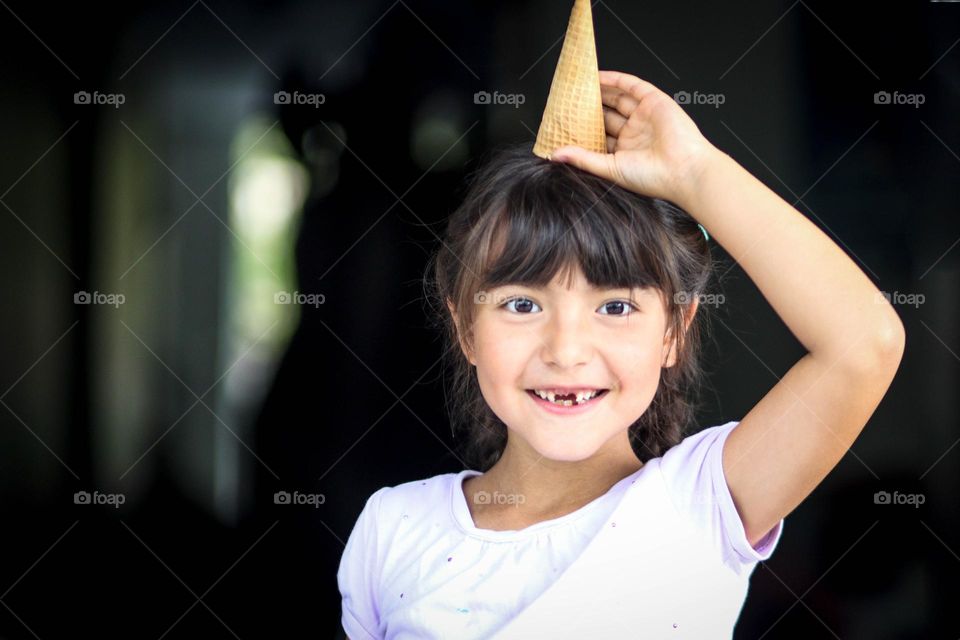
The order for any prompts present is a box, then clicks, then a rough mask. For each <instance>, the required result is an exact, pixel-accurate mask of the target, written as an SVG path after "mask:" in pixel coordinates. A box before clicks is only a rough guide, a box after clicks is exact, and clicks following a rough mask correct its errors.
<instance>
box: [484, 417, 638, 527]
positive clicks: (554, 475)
mask: <svg viewBox="0 0 960 640" xmlns="http://www.w3.org/2000/svg"><path fill="white" fill-rule="evenodd" d="M642 466H643V463H642V462H640V460H639V459H638V458H637V457H636V455H635V454H634V453H633V450H632V449H631V447H630V442H629V440H628V436H627V432H626V431H623V432H622V433H621V434H618V435H617V437H616V438H615V439H612V440H611V441H610V442H608V443H607V444H606V445H605V446H604V447H603V448H602V449H601V450H600V451H598V452H597V453H596V454H595V455H593V456H592V457H590V458H588V459H586V460H578V461H575V462H566V461H558V460H550V459H547V458H544V457H543V456H541V455H540V454H539V453H537V452H536V451H535V450H534V449H532V448H531V447H529V446H528V445H526V443H523V442H521V441H520V438H518V437H512V436H508V439H507V445H506V448H505V449H504V452H503V455H502V456H501V457H500V460H498V461H497V463H496V464H495V465H494V466H493V467H491V469H490V470H489V471H488V472H487V473H486V474H484V476H485V477H486V480H487V483H488V486H490V487H492V489H493V490H497V491H499V492H500V493H501V494H506V495H513V496H523V507H524V511H526V512H527V513H529V514H548V513H553V512H558V511H571V510H574V509H577V508H579V507H581V506H583V505H585V504H587V503H588V502H591V501H593V500H595V499H597V498H598V497H600V496H601V495H603V494H604V493H606V492H607V491H609V490H610V487H612V486H613V485H614V484H616V483H617V482H619V481H620V480H622V479H624V478H625V477H627V476H628V475H630V474H631V473H634V472H635V471H637V470H638V469H640V467H642Z"/></svg>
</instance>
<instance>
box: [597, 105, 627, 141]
mask: <svg viewBox="0 0 960 640" xmlns="http://www.w3.org/2000/svg"><path fill="white" fill-rule="evenodd" d="M626 122H627V119H626V118H624V117H623V116H622V115H620V114H619V113H617V111H616V110H615V109H611V108H610V107H607V106H604V107H603V127H604V129H606V130H607V133H609V134H610V135H612V136H614V137H617V136H619V135H620V130H621V129H623V125H624V124H626Z"/></svg>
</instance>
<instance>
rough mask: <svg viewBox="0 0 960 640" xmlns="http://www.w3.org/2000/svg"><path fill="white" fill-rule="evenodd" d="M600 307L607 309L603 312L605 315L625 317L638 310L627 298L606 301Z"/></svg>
mask: <svg viewBox="0 0 960 640" xmlns="http://www.w3.org/2000/svg"><path fill="white" fill-rule="evenodd" d="M600 308H601V309H606V310H607V311H606V312H605V313H603V315H607V316H623V317H626V316H628V315H630V314H631V313H633V312H634V311H637V310H638V309H637V307H636V306H634V305H633V304H631V303H629V302H627V301H626V300H614V301H612V302H607V303H604V304H603V305H602V306H601V307H600ZM624 311H626V313H624Z"/></svg>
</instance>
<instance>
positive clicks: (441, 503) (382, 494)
mask: <svg viewBox="0 0 960 640" xmlns="http://www.w3.org/2000/svg"><path fill="white" fill-rule="evenodd" d="M457 477H459V474H457V473H443V474H439V475H436V476H432V477H430V478H421V479H419V480H410V481H409V482H404V483H401V484H398V485H393V486H386V487H382V488H380V489H378V490H377V491H375V492H374V493H373V494H372V495H371V496H370V498H369V499H368V500H367V507H365V510H367V509H369V510H370V513H369V514H368V515H369V516H371V517H374V518H375V519H376V520H377V521H378V523H380V524H381V525H388V524H389V523H391V522H396V521H397V520H398V519H400V518H403V517H404V516H407V517H411V516H414V515H424V514H425V513H427V512H430V511H434V510H436V509H438V508H444V507H445V506H446V504H447V501H449V499H450V492H451V490H452V488H453V483H454V482H455V480H456V478H457Z"/></svg>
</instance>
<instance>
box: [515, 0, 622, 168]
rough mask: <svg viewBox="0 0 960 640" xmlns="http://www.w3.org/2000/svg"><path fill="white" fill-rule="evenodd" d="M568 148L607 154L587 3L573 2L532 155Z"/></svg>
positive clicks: (595, 49)
mask: <svg viewBox="0 0 960 640" xmlns="http://www.w3.org/2000/svg"><path fill="white" fill-rule="evenodd" d="M567 145H576V146H578V147H583V148H584V149H587V150H589V151H596V152H598V153H606V151H607V138H606V130H605V129H604V124H603V101H602V100H601V97H600V73H599V71H598V66H597V45H596V40H595V39H594V33H593V12H592V10H591V7H590V0H576V1H575V2H574V5H573V11H572V12H571V14H570V22H569V24H568V25H567V35H566V37H565V39H564V41H563V49H562V50H561V51H560V61H559V62H558V63H557V69H556V71H554V74H553V82H552V83H551V84H550V95H549V96H548V97H547V105H546V107H545V108H544V111H543V119H542V120H541V122H540V131H539V132H538V133H537V142H536V144H534V146H533V153H534V154H536V155H538V156H540V157H541V158H546V159H549V158H550V156H551V155H552V154H553V152H554V151H556V150H557V149H559V148H560V147H565V146H567Z"/></svg>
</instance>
